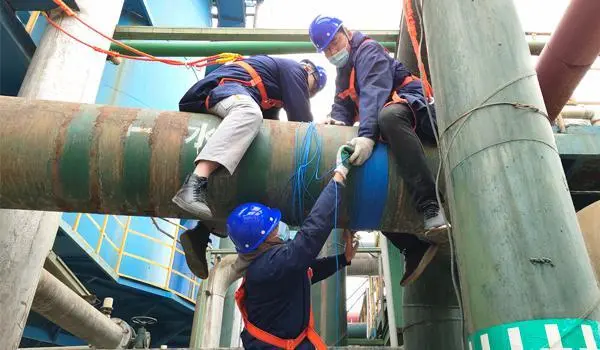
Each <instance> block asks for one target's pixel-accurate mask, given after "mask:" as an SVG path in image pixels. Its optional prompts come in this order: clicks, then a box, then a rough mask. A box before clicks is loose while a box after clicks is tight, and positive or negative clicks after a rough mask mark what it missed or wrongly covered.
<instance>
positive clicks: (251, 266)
mask: <svg viewBox="0 0 600 350" xmlns="http://www.w3.org/2000/svg"><path fill="white" fill-rule="evenodd" d="M351 154H352V148H351V147H350V146H347V145H345V146H342V147H340V149H339V150H338V153H337V157H336V159H337V161H336V168H335V173H334V176H333V178H332V179H331V180H330V182H329V183H328V184H327V186H326V187H325V189H324V190H323V191H322V192H321V194H320V196H319V198H318V199H317V201H316V202H315V205H314V206H313V207H312V210H311V212H310V214H309V215H308V217H307V218H306V220H304V222H303V223H302V226H301V227H300V229H299V230H298V232H297V233H296V234H295V235H294V234H292V233H291V231H290V230H289V228H288V226H287V225H286V224H285V223H284V222H283V221H281V212H280V211H279V210H277V209H272V208H269V207H267V206H264V205H262V204H258V203H247V204H243V205H240V206H239V207H237V208H235V209H234V210H233V211H232V212H231V214H230V215H229V217H228V219H227V232H228V234H229V237H230V238H231V240H232V241H233V243H234V245H235V249H236V251H237V252H238V259H237V261H236V262H235V264H234V268H235V269H236V270H237V272H238V273H241V274H242V275H243V276H244V280H243V282H242V285H241V286H240V288H239V289H238V291H237V292H236V295H235V298H236V302H237V304H238V307H239V308H240V311H241V314H242V318H243V320H244V325H245V327H244V330H243V332H242V334H241V338H242V342H243V344H244V348H245V349H273V348H274V347H275V348H281V349H327V346H326V345H325V343H324V342H323V341H322V340H321V338H320V337H319V335H318V334H317V332H316V331H315V329H314V320H313V315H312V310H311V307H310V290H311V288H310V287H311V284H312V283H317V282H319V281H321V280H323V279H325V278H327V277H329V276H331V275H332V274H334V273H335V272H336V271H338V270H339V269H341V268H343V267H345V266H347V265H349V264H350V262H351V260H352V258H354V256H355V254H356V251H357V250H358V240H356V239H353V235H352V234H351V233H350V232H349V231H345V232H344V238H345V241H346V247H345V250H344V253H343V254H340V255H337V256H329V257H325V258H321V259H317V255H318V254H319V252H320V251H321V249H322V248H323V245H324V244H325V241H326V240H327V237H328V236H329V234H330V233H331V230H332V229H333V228H334V227H335V226H336V225H337V223H336V222H335V218H336V216H335V212H336V210H337V208H338V207H339V205H340V203H341V199H342V194H343V191H344V181H345V179H346V176H347V174H348V171H349V168H350V163H349V161H348V159H349V158H350V156H351Z"/></svg>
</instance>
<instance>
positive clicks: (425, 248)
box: [400, 240, 438, 287]
mask: <svg viewBox="0 0 600 350" xmlns="http://www.w3.org/2000/svg"><path fill="white" fill-rule="evenodd" d="M437 251H438V246H437V245H435V244H431V243H428V242H424V241H421V240H416V241H415V243H414V244H411V247H410V248H406V249H404V250H403V251H402V254H404V276H402V280H401V281H400V285H401V286H402V287H406V286H407V285H409V284H411V283H412V282H414V281H416V280H417V278H419V277H420V276H421V274H422V273H423V271H425V268H426V267H427V265H429V263H430V262H431V260H433V258H434V257H435V254H436V253H437Z"/></svg>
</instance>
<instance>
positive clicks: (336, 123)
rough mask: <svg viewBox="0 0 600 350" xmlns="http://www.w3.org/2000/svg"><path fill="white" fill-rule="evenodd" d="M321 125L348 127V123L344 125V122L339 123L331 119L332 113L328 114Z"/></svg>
mask: <svg viewBox="0 0 600 350" xmlns="http://www.w3.org/2000/svg"><path fill="white" fill-rule="evenodd" d="M319 124H330V125H339V126H344V125H346V123H344V122H342V121H339V120H337V119H333V118H332V117H331V113H329V114H327V116H326V117H325V120H322V121H320V122H319Z"/></svg>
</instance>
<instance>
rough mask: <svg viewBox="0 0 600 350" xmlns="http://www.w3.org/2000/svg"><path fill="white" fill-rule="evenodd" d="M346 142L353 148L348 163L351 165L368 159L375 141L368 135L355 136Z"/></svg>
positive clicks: (361, 163) (359, 164)
mask: <svg viewBox="0 0 600 350" xmlns="http://www.w3.org/2000/svg"><path fill="white" fill-rule="evenodd" d="M347 144H348V145H350V146H352V147H353V148H354V153H353V154H352V156H351V157H350V163H352V165H356V166H361V165H363V163H364V162H366V161H367V159H369V157H371V153H373V147H374V146H375V141H373V140H371V139H370V138H368V137H355V138H353V139H352V140H350V141H348V143H347Z"/></svg>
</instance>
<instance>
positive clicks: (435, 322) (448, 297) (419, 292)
mask: <svg viewBox="0 0 600 350" xmlns="http://www.w3.org/2000/svg"><path fill="white" fill-rule="evenodd" d="M402 308H403V315H404V325H403V328H402V334H403V337H404V347H405V348H406V349H407V350H416V349H418V350H438V349H444V350H461V349H462V340H461V333H462V322H461V320H462V317H461V313H460V309H459V307H458V301H457V299H456V293H454V289H453V287H452V278H451V275H450V260H449V259H448V256H447V255H443V254H438V255H437V256H436V257H435V258H434V260H433V261H432V262H431V263H430V264H429V265H428V266H427V269H426V270H425V272H423V274H422V275H421V277H419V279H418V280H416V281H415V282H413V283H411V284H410V285H408V286H406V287H405V288H404V302H403V305H402Z"/></svg>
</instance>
